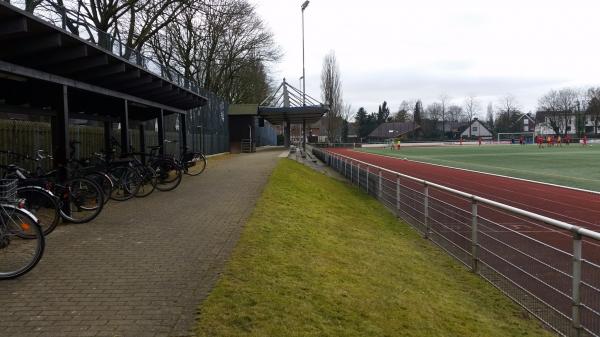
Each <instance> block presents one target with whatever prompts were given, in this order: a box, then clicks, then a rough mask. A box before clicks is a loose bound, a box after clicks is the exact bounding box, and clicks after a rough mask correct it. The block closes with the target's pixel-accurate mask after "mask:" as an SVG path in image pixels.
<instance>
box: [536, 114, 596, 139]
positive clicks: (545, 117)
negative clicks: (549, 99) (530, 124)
mask: <svg viewBox="0 0 600 337" xmlns="http://www.w3.org/2000/svg"><path fill="white" fill-rule="evenodd" d="M597 122H598V123H599V125H598V126H596V116H594V115H592V114H588V113H585V112H576V111H573V112H561V111H538V112H537V113H536V115H535V123H536V124H535V133H536V134H540V135H555V134H556V133H555V129H554V127H553V126H555V127H557V128H558V130H559V133H561V134H565V135H566V134H570V135H576V134H581V133H585V134H588V135H598V134H600V120H599V121H597Z"/></svg>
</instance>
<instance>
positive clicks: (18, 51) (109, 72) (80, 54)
mask: <svg viewBox="0 0 600 337" xmlns="http://www.w3.org/2000/svg"><path fill="white" fill-rule="evenodd" d="M0 40H1V41H2V42H1V44H2V48H0V62H2V63H3V64H4V65H5V67H4V68H5V69H7V68H10V66H11V65H15V66H21V67H25V68H27V69H31V70H32V72H33V71H39V72H40V73H41V74H50V75H55V76H60V78H64V79H69V80H73V85H74V86H75V87H77V83H79V82H81V83H86V84H91V85H93V86H96V87H101V88H104V89H108V90H111V91H113V92H119V93H123V94H126V95H130V96H133V97H139V98H141V99H143V100H147V101H152V102H157V103H160V104H163V105H166V106H172V107H174V108H176V109H181V110H188V109H191V108H194V107H198V106H201V105H204V104H205V103H206V98H205V97H204V96H202V95H200V94H199V91H198V90H199V88H197V87H196V88H193V87H192V86H191V85H190V83H189V82H187V83H184V82H183V81H182V80H181V77H179V76H176V75H177V74H171V75H173V76H168V75H165V74H170V71H171V70H170V69H161V68H160V66H158V65H157V64H155V63H153V62H150V61H149V60H148V59H146V58H144V57H143V56H141V55H134V56H133V57H132V59H134V61H131V59H126V58H124V57H122V56H120V55H118V54H116V53H115V52H113V50H107V49H103V48H101V47H100V46H98V45H96V44H94V43H92V42H90V41H88V40H86V39H83V38H81V37H79V36H76V35H74V34H71V33H70V32H68V31H66V30H64V29H61V28H59V27H56V26H54V25H52V24H51V23H49V22H46V21H44V20H42V19H40V18H38V17H36V16H34V15H32V14H31V13H28V12H25V11H23V10H21V9H19V8H17V7H14V6H12V5H10V4H8V3H7V2H5V1H0ZM115 43H116V44H118V43H119V42H115ZM117 47H118V48H116V49H117V50H118V51H119V52H122V47H123V46H122V45H117ZM154 68H157V69H154ZM6 73H7V72H6V71H5V74H6ZM8 74H10V72H8ZM41 74H40V76H41ZM40 76H38V77H40ZM174 76H175V77H174Z"/></svg>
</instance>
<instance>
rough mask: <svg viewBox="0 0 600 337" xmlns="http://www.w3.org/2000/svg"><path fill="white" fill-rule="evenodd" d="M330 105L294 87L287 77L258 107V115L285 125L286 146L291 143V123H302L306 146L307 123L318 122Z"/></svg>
mask: <svg viewBox="0 0 600 337" xmlns="http://www.w3.org/2000/svg"><path fill="white" fill-rule="evenodd" d="M328 111H329V107H328V106H327V105H324V104H323V103H320V102H319V101H317V100H316V99H314V98H312V97H311V96H309V95H305V94H303V93H302V91H300V90H298V89H296V88H294V87H293V86H292V85H290V84H289V83H287V82H286V80H285V78H284V79H283V82H282V83H281V85H280V86H279V88H278V89H277V90H276V91H275V93H274V94H273V95H271V96H269V97H268V98H267V99H265V100H264V101H263V102H262V103H261V104H260V106H259V107H258V115H259V116H260V117H262V118H264V119H266V120H267V121H269V123H271V124H275V125H284V124H285V128H284V130H285V135H284V142H285V146H286V147H289V145H290V125H291V124H302V146H303V147H306V123H315V122H318V121H319V120H320V119H321V118H322V117H323V115H324V114H325V113H327V112H328Z"/></svg>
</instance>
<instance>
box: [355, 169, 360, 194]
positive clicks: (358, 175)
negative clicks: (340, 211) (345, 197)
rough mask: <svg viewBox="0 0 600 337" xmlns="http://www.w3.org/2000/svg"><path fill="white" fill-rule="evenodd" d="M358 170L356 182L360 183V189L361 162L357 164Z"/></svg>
mask: <svg viewBox="0 0 600 337" xmlns="http://www.w3.org/2000/svg"><path fill="white" fill-rule="evenodd" d="M356 172H357V175H356V176H357V178H356V184H357V185H358V189H359V190H360V163H358V164H356Z"/></svg>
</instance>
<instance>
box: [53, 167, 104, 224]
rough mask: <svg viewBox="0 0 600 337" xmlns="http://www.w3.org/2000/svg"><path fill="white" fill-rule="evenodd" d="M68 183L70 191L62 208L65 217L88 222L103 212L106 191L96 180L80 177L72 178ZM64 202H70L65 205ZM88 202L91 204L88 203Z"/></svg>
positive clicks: (78, 221)
mask: <svg viewBox="0 0 600 337" xmlns="http://www.w3.org/2000/svg"><path fill="white" fill-rule="evenodd" d="M66 185H67V187H68V189H69V192H68V193H67V195H66V198H65V200H63V205H62V206H63V207H61V210H60V215H61V216H62V217H63V219H65V220H68V221H69V222H72V223H86V222H90V221H92V220H94V219H95V218H96V217H97V216H98V215H99V214H100V212H102V209H103V208H104V192H102V189H101V188H100V187H99V186H98V185H97V184H96V183H95V182H94V181H92V180H90V179H88V178H81V177H80V178H73V179H70V180H69V181H68V182H67V184H66ZM64 202H68V204H66V205H65V204H64ZM86 202H90V204H89V205H87V204H86ZM73 206H75V207H73ZM65 209H66V210H68V211H69V212H68V213H67V212H66V211H65Z"/></svg>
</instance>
